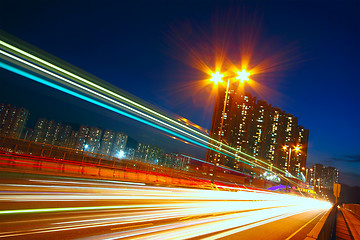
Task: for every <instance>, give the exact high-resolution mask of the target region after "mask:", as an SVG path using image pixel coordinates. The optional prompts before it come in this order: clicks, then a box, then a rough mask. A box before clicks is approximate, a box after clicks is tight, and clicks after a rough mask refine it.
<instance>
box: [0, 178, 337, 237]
mask: <svg viewBox="0 0 360 240" xmlns="http://www.w3.org/2000/svg"><path fill="white" fill-rule="evenodd" d="M330 207H331V205H330V204H329V203H327V202H322V201H319V200H315V199H309V198H304V197H299V196H291V195H285V194H278V193H272V192H267V191H258V190H256V191H255V190H247V189H234V190H233V191H217V190H205V189H193V188H177V187H171V186H150V185H145V184H142V183H132V182H121V181H108V180H100V179H84V178H70V177H60V176H42V175H30V174H16V173H4V172H1V176H0V239H1V238H4V239H52V240H55V239H61V240H64V239H304V238H305V236H306V234H307V233H308V232H309V231H310V230H311V229H312V227H313V226H314V225H315V224H316V222H317V221H318V220H319V219H320V218H321V216H322V215H323V214H324V213H325V212H326V211H327V210H328V209H329V208H330Z"/></svg>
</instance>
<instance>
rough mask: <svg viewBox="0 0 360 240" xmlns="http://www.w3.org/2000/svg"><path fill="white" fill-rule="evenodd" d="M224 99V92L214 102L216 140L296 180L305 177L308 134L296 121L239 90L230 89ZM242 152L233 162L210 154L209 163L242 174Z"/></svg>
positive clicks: (213, 124) (211, 131)
mask: <svg viewBox="0 0 360 240" xmlns="http://www.w3.org/2000/svg"><path fill="white" fill-rule="evenodd" d="M225 96H226V94H225V91H223V92H219V94H218V96H217V99H216V101H215V108H214V113H213V118H212V125H211V130H210V136H211V137H212V138H213V139H215V140H217V141H220V142H222V144H224V145H228V146H230V147H232V148H233V149H236V150H237V151H239V152H242V153H246V154H249V155H252V156H254V157H256V158H257V159H260V160H262V161H265V162H267V163H268V164H269V167H268V168H269V169H271V170H272V169H273V167H276V168H280V169H282V170H284V171H289V172H290V173H291V174H293V175H295V176H299V175H300V174H301V173H303V174H304V173H305V170H303V168H304V169H305V166H306V156H307V142H308V134H309V133H308V130H307V129H305V128H304V127H302V126H299V125H298V119H297V118H296V117H294V116H293V115H291V114H288V113H286V112H284V111H282V110H281V109H279V108H276V107H273V106H272V105H271V104H268V103H267V102H265V101H262V100H257V99H256V97H254V96H252V95H251V94H249V93H242V92H240V91H237V89H236V87H232V88H230V90H229V92H228V94H227V99H226V100H225ZM225 102H226V106H225V107H224V104H225ZM210 143H211V144H214V145H215V146H216V145H219V144H216V143H215V142H214V141H211V142H210ZM213 148H215V149H216V147H213ZM295 149H296V150H295ZM239 152H236V153H235V158H232V157H230V156H226V155H224V154H220V153H217V152H216V151H212V150H208V151H207V156H206V160H207V161H209V162H213V163H217V164H220V165H225V166H227V167H230V168H233V169H238V170H242V166H243V163H241V156H243V155H242V154H241V153H239ZM255 161H256V160H255Z"/></svg>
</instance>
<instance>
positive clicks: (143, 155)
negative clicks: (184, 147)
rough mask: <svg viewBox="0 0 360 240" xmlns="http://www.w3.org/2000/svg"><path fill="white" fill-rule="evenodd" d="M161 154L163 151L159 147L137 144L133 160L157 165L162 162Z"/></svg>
mask: <svg viewBox="0 0 360 240" xmlns="http://www.w3.org/2000/svg"><path fill="white" fill-rule="evenodd" d="M163 154H164V150H163V149H161V148H159V147H156V146H153V145H149V144H143V143H138V146H137V149H136V151H135V158H136V159H137V160H140V161H143V162H146V163H151V164H156V165H157V164H159V162H162V157H163Z"/></svg>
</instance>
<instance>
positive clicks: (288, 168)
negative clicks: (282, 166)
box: [283, 145, 300, 173]
mask: <svg viewBox="0 0 360 240" xmlns="http://www.w3.org/2000/svg"><path fill="white" fill-rule="evenodd" d="M287 148H288V146H287V145H286V146H283V149H284V151H286V150H287ZM291 150H292V148H291V147H290V146H289V158H288V161H287V162H288V164H287V171H288V172H289V173H290V171H289V170H290V159H291ZM294 150H295V151H296V152H298V151H300V147H299V146H296V147H294Z"/></svg>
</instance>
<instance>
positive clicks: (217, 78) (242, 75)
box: [210, 69, 250, 183]
mask: <svg viewBox="0 0 360 240" xmlns="http://www.w3.org/2000/svg"><path fill="white" fill-rule="evenodd" d="M249 75H250V73H249V72H246V70H245V69H243V70H242V71H241V72H240V71H237V76H236V79H237V80H239V81H240V83H244V82H245V81H249ZM211 76H212V78H211V79H210V81H211V82H214V84H215V85H217V84H218V83H222V82H223V80H222V78H223V77H224V75H223V74H221V73H220V72H219V71H217V72H215V73H211ZM230 81H231V77H228V78H227V83H226V90H225V99H224V107H223V109H222V114H221V122H220V130H219V134H218V135H219V138H218V140H219V142H220V144H219V149H221V146H222V138H221V136H222V134H223V126H224V119H225V112H226V105H227V99H228V94H229V87H230ZM216 154H220V153H216ZM217 161H218V160H217V157H215V158H214V169H213V176H212V179H211V183H214V180H215V172H216V166H217V164H218V163H217Z"/></svg>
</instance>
